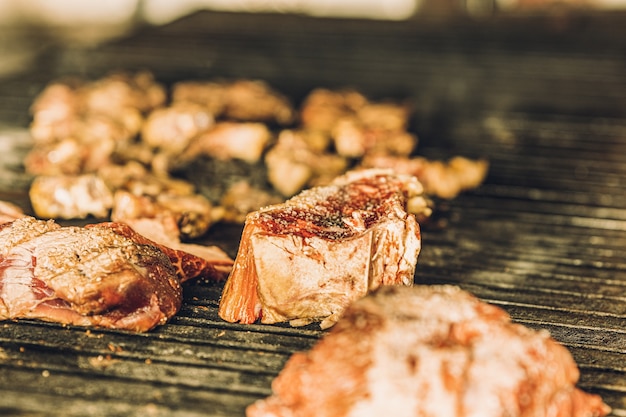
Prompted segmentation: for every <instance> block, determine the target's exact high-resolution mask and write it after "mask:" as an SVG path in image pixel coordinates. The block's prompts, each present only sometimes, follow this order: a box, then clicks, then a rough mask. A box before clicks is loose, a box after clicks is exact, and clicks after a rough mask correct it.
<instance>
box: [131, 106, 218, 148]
mask: <svg viewBox="0 0 626 417" xmlns="http://www.w3.org/2000/svg"><path fill="white" fill-rule="evenodd" d="M213 122H214V119H213V115H212V114H211V112H210V111H208V110H207V109H205V108H204V107H202V106H200V105H198V104H193V103H179V104H176V105H172V106H169V107H162V108H160V109H156V110H154V111H153V112H152V113H150V115H149V116H148V117H147V118H146V121H145V123H144V124H143V127H142V130H141V138H142V140H143V142H144V143H146V144H148V145H150V146H152V147H154V148H159V149H160V150H162V151H163V152H165V153H167V154H170V155H178V154H180V153H181V152H183V151H184V150H185V149H186V148H187V146H189V143H190V142H191V141H192V140H193V139H194V138H195V137H196V136H198V135H199V134H201V133H203V132H205V131H207V130H208V129H209V128H211V127H212V126H213Z"/></svg>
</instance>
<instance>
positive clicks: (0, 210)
mask: <svg viewBox="0 0 626 417" xmlns="http://www.w3.org/2000/svg"><path fill="white" fill-rule="evenodd" d="M25 216H26V214H24V211H23V210H22V209H21V208H20V207H19V206H17V205H15V204H13V203H10V202H8V201H3V200H0V225H1V224H2V223H8V222H12V221H13V220H15V219H19V218H20V217H25Z"/></svg>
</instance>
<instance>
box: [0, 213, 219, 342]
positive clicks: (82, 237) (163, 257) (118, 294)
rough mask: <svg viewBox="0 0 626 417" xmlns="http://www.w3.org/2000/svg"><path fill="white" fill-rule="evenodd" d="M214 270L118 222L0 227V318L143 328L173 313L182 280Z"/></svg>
mask: <svg viewBox="0 0 626 417" xmlns="http://www.w3.org/2000/svg"><path fill="white" fill-rule="evenodd" d="M173 261H174V262H175V263H176V266H175V265H174V264H173ZM212 273H215V274H216V276H217V275H220V274H221V273H217V271H216V270H215V268H212V266H211V265H206V261H204V260H202V259H200V258H197V257H195V256H193V255H190V254H187V253H184V252H181V251H175V250H173V249H168V248H166V247H163V246H159V245H157V244H155V243H153V242H152V241H150V240H148V239H147V238H144V237H143V236H141V235H139V234H137V233H135V232H134V231H133V230H132V229H131V228H130V227H128V226H126V225H123V224H119V223H106V224H95V225H90V226H88V227H84V228H83V227H61V226H59V225H58V224H57V223H54V222H53V221H52V220H49V221H42V220H36V219H35V218H32V217H24V218H20V219H17V220H14V221H12V222H8V223H4V224H1V225H0V320H2V319H17V318H34V319H41V320H47V321H54V322H59V323H64V324H75V325H93V326H99V327H108V328H116V329H126V330H133V331H147V330H150V329H152V328H153V327H155V326H157V325H160V324H164V323H165V322H166V321H167V320H168V319H169V318H170V317H172V316H173V315H174V314H175V313H176V312H177V311H178V309H179V308H180V305H181V302H182V289H181V285H180V283H181V281H184V280H185V279H188V278H190V277H195V276H198V275H207V274H208V275H210V274H212Z"/></svg>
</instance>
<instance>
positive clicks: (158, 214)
mask: <svg viewBox="0 0 626 417" xmlns="http://www.w3.org/2000/svg"><path fill="white" fill-rule="evenodd" d="M219 217H220V211H218V210H216V209H214V208H213V206H212V204H211V203H210V202H209V201H208V200H207V199H206V198H205V197H203V196H201V195H200V194H191V195H176V194H166V193H164V194H160V195H157V196H154V197H151V196H147V195H136V194H133V193H130V192H128V191H125V190H118V191H116V192H115V194H114V196H113V208H112V210H111V220H113V221H116V222H124V223H128V222H129V221H132V220H136V219H142V218H147V219H161V220H162V221H164V222H173V223H174V224H175V225H176V227H177V230H178V233H179V235H180V237H181V238H183V239H193V238H197V237H200V236H203V235H204V234H205V233H206V232H207V231H208V230H209V227H210V226H211V225H212V224H213V223H215V222H216V221H217V220H219Z"/></svg>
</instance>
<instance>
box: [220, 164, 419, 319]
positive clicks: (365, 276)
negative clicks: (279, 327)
mask: <svg viewBox="0 0 626 417" xmlns="http://www.w3.org/2000/svg"><path fill="white" fill-rule="evenodd" d="M421 191H422V188H421V185H420V184H419V182H418V181H417V180H416V179H415V178H413V177H409V176H396V175H393V174H390V173H389V172H387V171H379V170H371V171H359V172H352V173H348V174H346V175H345V176H342V177H339V178H337V179H336V180H335V181H334V182H333V183H331V184H330V185H328V186H325V187H316V188H313V189H309V190H306V191H303V192H302V193H300V194H298V195H297V196H295V197H293V198H291V199H290V200H287V201H286V202H285V203H283V204H278V205H275V206H269V207H265V208H262V209H261V210H258V211H256V212H254V213H251V214H249V215H248V217H247V219H246V223H245V226H244V230H243V234H242V237H241V243H240V246H239V251H238V253H237V257H236V259H235V265H234V267H233V272H232V273H231V275H230V276H229V278H228V281H227V283H226V286H225V288H224V291H223V294H222V299H221V303H220V308H219V315H220V317H222V318H223V319H224V320H227V321H230V322H241V323H253V322H255V321H256V320H258V319H260V320H261V322H262V323H276V322H283V321H290V322H291V324H292V325H302V324H306V323H309V322H312V321H321V322H322V323H321V326H322V327H323V328H325V327H329V326H331V325H332V324H333V323H334V322H335V320H336V318H337V317H338V316H339V315H340V314H341V313H342V312H343V309H344V308H345V307H346V306H347V305H348V304H349V303H350V302H352V301H354V300H356V299H358V298H360V297H362V296H364V295H365V294H366V293H367V292H368V291H371V290H373V289H375V288H378V287H379V286H381V285H412V284H413V274H414V272H415V266H416V263H417V256H418V254H419V251H420V247H421V246H420V245H421V240H420V232H419V226H418V224H417V221H416V220H415V217H414V216H413V215H412V214H409V213H407V211H406V209H407V206H409V205H416V204H412V203H410V201H412V200H420V199H421V198H422V197H421Z"/></svg>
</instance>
